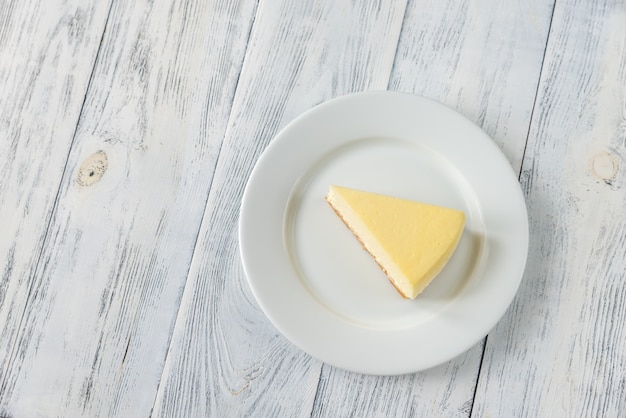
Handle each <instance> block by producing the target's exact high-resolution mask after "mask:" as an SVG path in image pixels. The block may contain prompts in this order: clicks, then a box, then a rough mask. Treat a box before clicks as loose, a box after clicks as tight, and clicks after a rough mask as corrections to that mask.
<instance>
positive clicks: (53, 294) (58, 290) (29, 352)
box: [2, 0, 256, 416]
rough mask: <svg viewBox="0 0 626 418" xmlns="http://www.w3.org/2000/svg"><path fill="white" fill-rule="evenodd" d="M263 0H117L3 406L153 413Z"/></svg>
mask: <svg viewBox="0 0 626 418" xmlns="http://www.w3.org/2000/svg"><path fill="white" fill-rule="evenodd" d="M255 7H256V4H255V3H254V2H248V1H242V2H238V3H235V2H231V1H215V2H192V1H173V2H171V1H159V0H156V1H137V2H116V3H114V6H113V8H112V10H111V14H110V17H109V20H108V24H107V27H106V32H105V36H104V38H103V41H102V46H101V49H100V51H99V55H98V60H97V63H96V67H95V70H94V75H93V79H92V83H91V87H90V89H89V91H88V93H87V97H86V99H85V106H84V110H83V113H82V116H81V118H80V122H79V125H78V128H77V134H76V139H75V143H74V146H73V147H72V149H71V152H70V154H69V159H68V162H67V170H66V175H65V176H64V177H63V181H62V186H61V192H60V195H59V198H58V203H57V206H56V208H55V210H54V215H53V218H52V221H51V225H50V229H49V233H48V236H47V239H46V242H45V245H44V249H43V253H42V256H41V261H40V263H39V267H38V269H37V270H36V272H35V273H34V279H33V281H32V283H34V284H32V285H31V289H30V293H29V296H28V298H29V300H28V301H27V303H28V306H27V316H26V317H25V319H24V320H23V322H22V323H21V324H20V325H19V329H20V331H21V332H23V333H26V334H28V335H29V338H28V339H27V338H23V339H21V340H19V341H16V342H13V346H12V347H11V350H12V352H17V353H19V354H20V356H21V357H22V358H23V364H22V365H21V367H19V366H18V365H16V364H9V365H8V366H9V367H7V368H6V369H3V370H7V371H8V373H9V374H8V376H6V378H5V380H7V381H9V382H14V383H13V385H12V386H11V388H9V389H10V390H5V391H3V393H2V395H3V399H4V404H3V408H4V411H3V413H4V414H12V415H15V416H37V415H44V416H146V415H148V414H149V413H150V411H151V408H152V405H153V402H154V397H155V394H156V390H157V385H158V383H159V378H160V375H161V371H162V368H163V364H164V361H165V354H166V352H167V347H168V344H169V339H170V336H171V330H172V328H173V325H174V321H175V318H176V312H177V310H178V306H179V303H180V298H181V295H182V290H183V286H184V283H185V279H186V276H187V272H188V269H189V263H190V260H191V255H192V251H193V248H194V244H195V240H196V237H197V233H198V230H199V226H200V223H201V218H202V213H203V210H204V206H205V203H206V198H207V195H208V190H209V187H210V183H211V178H212V173H213V170H214V167H215V163H216V160H217V154H218V152H219V147H220V146H221V142H222V140H223V137H224V132H225V130H226V122H227V120H228V114H229V113H230V106H231V103H232V97H233V95H234V92H235V86H236V83H237V78H238V76H239V72H240V69H241V65H242V61H243V56H244V52H245V47H246V44H247V40H248V35H249V31H250V27H251V25H252V20H253V17H254V11H255ZM105 11H106V10H105ZM223 45H227V46H228V48H225V47H223ZM70 46H71V44H70ZM217 46H219V47H217ZM61 81H62V80H61ZM56 82H57V83H58V82H59V81H56ZM52 86H53V87H54V88H55V89H56V88H61V87H62V85H61V86H58V85H57V84H54V83H53V84H52ZM59 101H60V102H61V103H63V102H62V100H59ZM50 105H51V106H53V105H54V106H56V104H54V103H50ZM18 139H20V140H27V139H28V138H27V137H25V136H22V137H21V138H18ZM39 152H40V153H41V156H42V157H43V156H44V153H45V149H42V150H40V151H39ZM66 152H67V150H66ZM56 164H57V165H58V166H61V167H62V166H63V164H62V163H61V162H57V163H56ZM16 168H18V167H17V166H16ZM18 216H19V215H18ZM22 233H24V232H23V231H22ZM19 254H22V256H24V255H25V252H24V251H23V250H22V251H20V252H19ZM13 297H14V298H18V299H17V302H16V303H21V304H24V302H23V301H20V300H19V297H20V295H15V296H13ZM26 297H27V296H22V297H21V298H22V299H24V298H26ZM14 328H17V326H14Z"/></svg>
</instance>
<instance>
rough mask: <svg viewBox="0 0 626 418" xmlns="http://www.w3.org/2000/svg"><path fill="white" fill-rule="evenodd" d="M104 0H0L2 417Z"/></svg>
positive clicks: (24, 341) (25, 338)
mask: <svg viewBox="0 0 626 418" xmlns="http://www.w3.org/2000/svg"><path fill="white" fill-rule="evenodd" d="M109 6H110V4H109V2H108V1H62V2H61V1H47V0H46V1H28V2H19V1H16V2H2V3H1V4H0V174H1V179H0V272H1V273H0V415H3V414H4V412H3V411H4V410H5V409H6V408H7V407H8V406H7V405H9V404H10V403H11V399H16V400H18V399H19V396H17V395H14V394H13V388H14V387H15V385H16V380H17V378H18V373H19V371H20V369H21V367H22V363H23V361H24V357H25V353H24V347H25V346H27V345H29V344H36V343H37V341H36V336H35V335H34V333H33V329H32V327H31V326H32V321H33V320H34V318H35V317H37V315H39V312H38V309H39V306H40V305H39V301H40V297H41V292H40V290H41V288H42V287H45V286H47V285H48V284H49V278H48V277H41V276H39V277H35V275H34V272H35V270H36V268H37V266H38V264H39V260H40V257H39V256H40V254H41V251H42V248H43V246H44V239H45V237H46V234H47V229H48V224H49V222H50V219H51V216H52V210H53V207H54V203H55V199H56V197H57V192H58V190H59V184H60V182H61V177H62V175H63V172H64V168H65V162H66V160H67V155H68V152H69V150H70V147H71V144H72V141H73V139H74V135H75V131H76V124H77V122H78V119H79V115H80V113H81V109H82V107H83V101H84V97H85V91H86V90H87V86H88V84H89V80H90V77H91V73H92V68H93V64H94V61H95V58H96V54H97V52H98V48H99V44H100V39H101V37H102V32H103V31H104V26H105V22H106V19H107V14H108V11H109Z"/></svg>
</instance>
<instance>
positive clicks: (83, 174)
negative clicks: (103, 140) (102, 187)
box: [76, 151, 109, 186]
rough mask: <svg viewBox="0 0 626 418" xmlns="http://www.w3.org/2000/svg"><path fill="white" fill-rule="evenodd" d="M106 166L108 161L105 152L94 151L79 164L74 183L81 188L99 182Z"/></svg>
mask: <svg viewBox="0 0 626 418" xmlns="http://www.w3.org/2000/svg"><path fill="white" fill-rule="evenodd" d="M108 166H109V160H108V159H107V155H106V154H105V152H104V151H96V152H94V153H93V154H91V155H90V156H89V157H87V159H86V160H85V161H84V162H83V163H82V164H81V166H80V168H79V169H78V175H77V177H76V182H77V183H78V184H79V185H81V186H91V185H92V184H95V183H97V182H99V181H100V179H101V178H102V176H103V175H104V172H105V171H106V170H107V167H108Z"/></svg>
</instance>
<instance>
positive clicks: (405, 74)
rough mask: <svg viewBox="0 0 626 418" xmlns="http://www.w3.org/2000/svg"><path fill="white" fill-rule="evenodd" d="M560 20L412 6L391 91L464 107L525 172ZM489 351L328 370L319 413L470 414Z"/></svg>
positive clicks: (525, 5)
mask: <svg viewBox="0 0 626 418" xmlns="http://www.w3.org/2000/svg"><path fill="white" fill-rule="evenodd" d="M551 14H552V9H551V7H550V4H548V3H545V2H543V1H532V2H522V1H519V2H501V1H497V0H494V1H484V0H481V1H472V2H466V3H464V4H463V5H462V7H459V3H458V2H454V1H447V2H441V1H410V2H409V4H408V8H407V12H406V16H405V20H404V24H403V28H402V33H401V36H400V41H399V44H398V50H397V53H396V60H395V64H394V67H393V72H392V75H391V78H390V83H389V84H390V88H391V89H393V90H399V91H406V92H410V93H415V94H420V95H424V96H426V97H430V98H433V99H435V100H438V101H440V102H442V103H446V104H447V105H449V106H451V107H453V108H455V109H457V110H458V111H459V112H461V113H463V114H464V115H465V116H467V117H468V118H470V119H471V120H473V121H474V122H476V123H477V124H479V125H480V126H481V127H482V128H483V129H485V130H486V131H487V132H488V133H489V134H490V135H492V136H493V137H494V139H495V140H496V142H497V143H498V145H499V146H500V147H501V148H502V149H503V151H504V152H505V154H506V156H507V157H508V158H509V161H511V164H512V165H513V166H514V167H515V169H519V164H520V161H521V159H522V153H523V150H524V146H525V143H526V137H527V134H528V127H529V124H530V115H531V113H532V107H533V103H534V98H535V96H534V94H535V91H536V86H537V83H538V80H539V75H540V72H541V63H542V58H543V51H544V46H545V43H546V39H547V36H548V27H549V23H550V18H551ZM482 351H483V343H482V342H481V343H479V344H477V345H476V346H475V347H473V348H472V349H471V350H469V351H468V352H466V353H464V354H463V355H461V356H459V357H458V358H456V359H454V360H452V361H450V362H448V363H447V364H444V365H442V366H439V367H436V368H434V369H431V370H427V371H424V372H422V373H416V374H413V375H410V376H402V377H375V376H358V375H354V374H351V373H346V372H343V371H340V370H336V369H333V368H330V367H326V366H325V367H324V369H323V372H322V378H321V384H320V388H319V391H318V394H317V398H316V402H315V410H314V415H315V416H320V417H324V416H355V417H358V416H366V415H367V416H407V417H414V416H454V417H456V416H469V414H470V410H471V407H472V401H473V396H474V388H475V385H476V379H477V377H478V372H479V368H480V361H481V356H482Z"/></svg>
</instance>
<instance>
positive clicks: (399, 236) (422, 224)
mask: <svg viewBox="0 0 626 418" xmlns="http://www.w3.org/2000/svg"><path fill="white" fill-rule="evenodd" d="M326 200H327V201H328V203H329V204H330V205H331V206H332V207H333V209H334V210H335V211H336V212H337V213H338V215H339V216H340V217H341V218H342V219H343V221H344V223H345V224H346V225H347V226H348V228H350V229H351V230H352V232H353V233H354V234H355V235H356V237H357V238H358V239H359V241H361V243H362V244H363V246H364V247H365V249H366V250H367V251H368V252H369V253H370V254H371V255H372V256H373V257H374V259H375V260H376V262H377V263H378V264H379V265H380V266H381V268H382V269H383V270H384V271H385V273H386V274H387V276H388V277H389V280H390V281H391V282H392V283H393V284H394V286H395V287H396V288H397V289H398V291H399V292H400V293H401V294H402V295H403V296H404V297H406V298H409V299H414V298H415V297H416V296H417V295H418V294H420V293H421V292H422V291H423V290H424V288H426V286H428V284H429V283H430V282H431V281H432V280H433V279H434V278H435V277H436V276H437V275H438V274H439V273H440V272H441V270H442V269H443V268H444V266H445V265H446V264H447V262H448V261H449V259H450V257H451V256H452V254H453V253H454V250H455V249H456V247H457V245H458V242H459V240H460V238H461V235H462V233H463V229H464V226H465V214H464V213H463V212H462V211H458V210H455V209H449V208H444V207H440V206H435V205H429V204H425V203H419V202H414V201H410V200H406V199H400V198H397V197H391V196H385V195H380V194H377V193H371V192H364V191H360V190H355V189H349V188H346V187H340V186H331V187H330V190H329V193H328V195H327V196H326Z"/></svg>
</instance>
